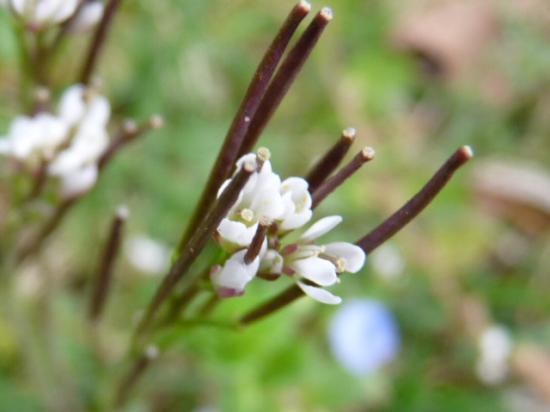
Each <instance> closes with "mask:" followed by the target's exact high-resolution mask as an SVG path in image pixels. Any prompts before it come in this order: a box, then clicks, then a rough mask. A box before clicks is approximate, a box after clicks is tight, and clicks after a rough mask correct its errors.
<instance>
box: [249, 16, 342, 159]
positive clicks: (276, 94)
mask: <svg viewBox="0 0 550 412" xmlns="http://www.w3.org/2000/svg"><path fill="white" fill-rule="evenodd" d="M331 20H332V11H331V10H330V9H329V8H326V7H325V8H323V9H322V10H321V11H320V12H319V13H317V15H316V16H315V17H314V19H313V21H312V22H311V23H310V25H309V26H308V27H307V29H306V30H305V32H304V33H303V34H302V36H301V37H300V39H298V42H297V43H296V45H295V46H294V47H293V48H292V50H290V51H289V52H288V55H287V56H286V58H285V59H284V61H283V62H282V63H281V67H280V68H279V69H278V70H277V73H276V74H275V77H274V78H273V80H272V81H271V83H270V85H269V88H268V89H267V91H266V93H265V96H264V98H263V99H262V101H261V103H260V106H259V107H258V110H257V111H256V114H255V115H254V117H253V118H252V121H251V122H250V127H249V128H248V130H247V132H246V136H245V138H244V140H243V143H242V145H241V147H240V149H239V156H242V155H243V154H245V153H248V152H249V151H250V150H252V148H253V147H254V145H255V144H256V142H257V141H258V139H259V137H260V135H261V133H262V132H263V130H264V129H265V127H266V125H267V123H268V122H269V120H270V119H271V118H272V117H273V114H274V113H275V110H277V107H279V104H280V103H281V101H282V100H283V98H284V97H285V95H286V94H287V92H288V90H289V89H290V86H291V85H292V83H294V80H295V79H296V77H297V76H298V74H299V73H300V71H301V70H302V68H303V66H304V63H305V62H306V60H307V59H308V57H309V56H310V54H311V52H312V51H313V48H314V47H315V45H316V44H317V42H318V40H319V38H320V37H321V34H322V33H323V31H324V30H325V28H326V26H327V24H328V23H330V21H331Z"/></svg>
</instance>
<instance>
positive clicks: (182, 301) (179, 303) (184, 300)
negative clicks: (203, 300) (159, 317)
mask: <svg viewBox="0 0 550 412" xmlns="http://www.w3.org/2000/svg"><path fill="white" fill-rule="evenodd" d="M199 290H200V289H199V287H198V286H197V285H191V286H190V287H189V288H186V289H185V290H184V291H183V292H182V293H180V295H179V296H177V297H176V298H175V299H174V301H173V302H172V303H171V305H170V309H169V311H168V313H167V314H166V317H165V320H164V321H163V322H162V324H163V325H167V324H170V323H171V322H173V321H175V320H176V319H177V318H178V316H179V315H180V314H181V313H182V312H183V311H184V310H185V309H187V307H188V306H189V305H190V304H191V302H192V301H193V299H195V298H196V297H197V295H198V293H199Z"/></svg>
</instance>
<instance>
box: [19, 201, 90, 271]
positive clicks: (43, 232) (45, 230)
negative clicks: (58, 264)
mask: <svg viewBox="0 0 550 412" xmlns="http://www.w3.org/2000/svg"><path fill="white" fill-rule="evenodd" d="M78 199H80V198H79V197H72V198H69V199H65V200H63V201H62V202H61V203H60V204H59V205H58V206H57V208H56V209H55V211H54V213H53V215H52V216H51V217H50V219H48V220H47V221H46V223H44V225H43V226H42V227H41V229H40V231H39V232H38V234H37V235H36V236H35V237H34V238H33V239H32V240H31V241H30V242H29V243H28V244H27V245H26V246H24V247H23V248H22V249H21V250H20V251H19V253H18V254H17V256H16V262H17V263H21V262H22V261H23V260H25V259H26V258H28V257H29V256H32V255H34V254H36V253H37V252H38V251H39V250H40V249H41V247H42V245H43V243H44V241H45V240H46V239H47V238H48V236H50V234H51V233H52V232H53V231H54V230H55V229H56V228H57V227H58V226H59V225H60V223H61V222H62V221H63V218H64V217H65V215H66V214H67V212H68V211H69V210H70V209H71V207H72V206H73V205H74V204H75V203H76V201H77V200H78Z"/></svg>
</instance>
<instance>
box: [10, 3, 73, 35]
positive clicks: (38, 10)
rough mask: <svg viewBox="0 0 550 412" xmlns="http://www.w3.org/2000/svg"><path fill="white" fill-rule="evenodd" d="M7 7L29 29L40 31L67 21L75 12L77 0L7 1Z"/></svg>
mask: <svg viewBox="0 0 550 412" xmlns="http://www.w3.org/2000/svg"><path fill="white" fill-rule="evenodd" d="M9 5H10V6H11V8H12V10H13V11H14V12H15V13H16V14H17V15H18V16H19V17H21V18H22V19H23V20H24V21H25V22H26V23H27V24H28V25H29V27H30V28H32V29H34V30H41V29H43V28H45V27H48V26H50V25H53V24H57V23H61V22H62V21H64V20H67V19H68V18H69V17H70V16H71V15H72V14H73V13H74V12H75V10H76V8H77V6H78V0H9Z"/></svg>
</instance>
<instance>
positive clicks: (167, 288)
mask: <svg viewBox="0 0 550 412" xmlns="http://www.w3.org/2000/svg"><path fill="white" fill-rule="evenodd" d="M255 171H256V164H255V163H252V162H247V163H245V164H244V165H243V167H242V168H241V170H239V172H238V173H237V174H236V175H235V177H234V178H233V179H231V183H230V184H229V185H228V186H227V188H226V189H225V190H224V191H223V193H222V194H221V196H220V197H219V198H218V200H217V201H216V203H215V205H214V207H213V208H212V210H211V211H210V212H209V213H208V215H207V216H206V218H205V219H204V223H203V224H202V225H201V226H199V227H198V228H197V229H196V230H195V233H193V236H191V239H189V242H188V244H187V245H186V247H185V249H184V250H183V252H182V253H181V255H180V256H179V258H178V259H177V261H176V262H175V263H174V264H173V265H172V267H171V268H170V271H169V272H168V274H167V275H166V276H165V278H164V279H163V281H162V283H161V285H160V286H159V287H158V289H157V291H156V293H155V295H154V297H153V299H152V300H151V302H150V304H149V306H148V307H147V310H146V312H145V314H144V316H143V318H142V319H141V321H140V323H139V325H138V327H137V329H136V336H139V335H140V334H142V333H143V332H144V331H145V330H146V329H147V328H148V327H149V325H150V324H151V322H152V321H153V319H154V317H155V315H156V313H157V311H158V309H159V308H160V306H161V305H162V303H163V302H164V301H165V300H166V299H167V298H168V297H169V296H170V294H171V293H172V291H173V290H174V287H175V286H176V284H177V283H178V281H179V280H180V279H181V278H182V276H183V275H185V273H186V272H187V271H188V269H189V268H190V267H191V265H192V264H193V263H194V261H195V259H196V258H197V256H198V255H199V254H200V253H201V252H202V250H203V248H204V246H206V243H207V241H208V239H209V238H210V236H211V235H212V234H213V233H214V231H215V230H216V228H217V227H218V225H219V224H220V222H221V220H222V219H223V218H224V217H225V216H226V214H227V212H228V211H229V209H231V207H232V206H233V204H234V203H235V202H236V201H237V198H238V196H239V193H240V192H241V190H242V188H243V187H244V185H245V184H246V182H247V181H248V179H249V177H250V176H251V175H252V173H254V172H255Z"/></svg>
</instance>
